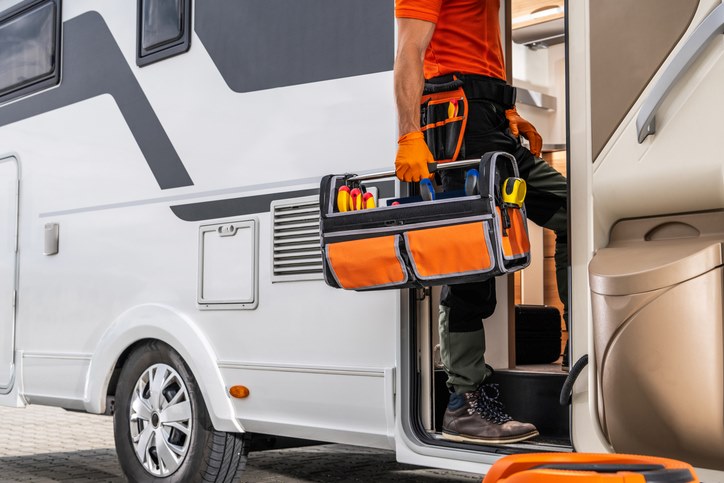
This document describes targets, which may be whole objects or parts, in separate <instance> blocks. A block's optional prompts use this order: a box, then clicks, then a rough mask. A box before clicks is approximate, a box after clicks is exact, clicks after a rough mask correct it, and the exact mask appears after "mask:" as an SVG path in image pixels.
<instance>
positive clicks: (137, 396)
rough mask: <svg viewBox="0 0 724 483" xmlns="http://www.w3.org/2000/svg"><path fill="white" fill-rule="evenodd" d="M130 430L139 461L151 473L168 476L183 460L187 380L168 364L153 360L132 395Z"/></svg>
mask: <svg viewBox="0 0 724 483" xmlns="http://www.w3.org/2000/svg"><path fill="white" fill-rule="evenodd" d="M129 412H130V419H129V422H130V430H131V438H132V442H133V448H134V450H135V453H136V456H137V457H138V461H140V462H141V465H143V467H144V469H145V470H146V471H148V472H149V473H150V474H152V475H154V476H162V477H165V476H169V475H171V474H172V473H174V472H175V471H176V470H178V468H179V467H180V466H181V464H182V463H183V461H184V458H185V457H186V455H187V453H188V451H189V444H190V442H191V429H192V423H193V413H192V410H191V400H190V398H189V394H188V390H187V389H186V384H185V383H184V381H183V379H182V378H181V376H180V375H179V373H178V372H177V371H176V370H175V369H174V368H172V367H171V366H169V365H166V364H154V365H153V366H151V367H149V368H148V369H146V370H145V371H144V372H143V373H142V374H141V376H140V377H139V378H138V381H137V382H136V386H135V388H134V390H133V394H132V395H131V406H130V410H129Z"/></svg>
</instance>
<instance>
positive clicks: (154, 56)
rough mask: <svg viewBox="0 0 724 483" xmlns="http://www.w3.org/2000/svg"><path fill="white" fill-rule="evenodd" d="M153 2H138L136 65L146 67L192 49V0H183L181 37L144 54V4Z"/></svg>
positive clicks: (143, 0)
mask: <svg viewBox="0 0 724 483" xmlns="http://www.w3.org/2000/svg"><path fill="white" fill-rule="evenodd" d="M146 1H152V0H138V1H137V2H136V65H137V66H138V67H144V66H147V65H149V64H153V63H154V62H158V61H160V60H164V59H167V58H169V57H173V56H176V55H179V54H183V53H185V52H188V50H189V49H190V48H191V12H192V8H191V2H192V0H181V1H182V2H183V5H182V6H181V14H182V15H183V18H182V19H181V37H180V38H179V39H177V40H174V41H172V42H168V43H163V44H161V45H160V46H159V47H158V48H155V49H152V50H151V51H150V52H147V53H144V52H143V42H142V38H141V36H142V34H143V3H144V2H146Z"/></svg>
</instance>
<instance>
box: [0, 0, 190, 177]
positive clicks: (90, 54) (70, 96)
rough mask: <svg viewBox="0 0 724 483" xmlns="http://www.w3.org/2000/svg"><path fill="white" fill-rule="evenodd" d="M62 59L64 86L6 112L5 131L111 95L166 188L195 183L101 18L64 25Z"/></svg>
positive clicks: (2, 115)
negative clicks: (7, 128)
mask: <svg viewBox="0 0 724 483" xmlns="http://www.w3.org/2000/svg"><path fill="white" fill-rule="evenodd" d="M62 58H63V65H62V69H61V70H62V80H61V83H60V85H59V86H58V87H56V88H54V89H50V90H48V91H46V92H42V93H39V94H36V95H34V96H31V97H28V98H27V99H21V100H19V101H17V102H14V103H11V104H8V105H6V106H3V107H1V108H0V126H4V125H6V124H10V123H13V122H17V121H20V120H23V119H27V118H29V117H32V116H36V115H38V114H42V113H44V112H48V111H51V110H54V109H59V108H62V107H66V106H69V105H71V104H75V103H77V102H81V101H85V100H87V99H90V98H93V97H96V96H99V95H101V94H110V95H111V96H113V98H114V99H115V100H116V104H118V108H119V109H120V111H121V113H122V114H123V117H124V119H125V120H126V123H127V124H128V127H129V128H130V130H131V132H132V133H133V137H134V138H135V139H136V142H137V143H138V147H139V148H140V149H141V152H142V153H143V155H144V157H145V158H146V162H147V163H148V166H149V168H150V169H151V172H152V173H153V175H154V177H155V178H156V181H157V182H158V185H159V186H160V187H161V189H169V188H179V187H182V186H191V185H193V184H194V183H193V181H192V180H191V177H190V176H189V174H188V172H187V171H186V168H185V167H184V165H183V163H182V162H181V159H180V158H179V156H178V153H176V150H175V149H174V147H173V145H172V144H171V140H170V139H169V138H168V135H167V134H166V131H164V129H163V126H162V125H161V122H160V121H159V120H158V117H157V116H156V113H155V112H154V111H153V108H152V107H151V104H150V103H149V102H148V99H147V98H146V95H145V94H144V93H143V90H142V89H141V86H140V85H139V84H138V81H137V80H136V77H135V76H134V75H133V72H132V71H131V68H130V67H129V65H128V62H126V59H125V57H123V54H122V53H121V50H120V49H119V48H118V44H117V43H116V41H115V39H114V38H113V34H111V32H110V30H109V29H108V26H107V25H106V23H105V21H104V20H103V17H101V16H100V14H98V13H97V12H88V13H84V14H82V15H79V16H78V17H75V18H73V19H71V20H68V21H67V22H65V23H64V24H63V55H62Z"/></svg>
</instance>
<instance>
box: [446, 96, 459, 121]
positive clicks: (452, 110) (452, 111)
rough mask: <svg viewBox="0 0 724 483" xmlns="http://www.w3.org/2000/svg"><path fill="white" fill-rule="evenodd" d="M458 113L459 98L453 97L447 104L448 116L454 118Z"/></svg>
mask: <svg viewBox="0 0 724 483" xmlns="http://www.w3.org/2000/svg"><path fill="white" fill-rule="evenodd" d="M457 115H458V100H457V99H453V100H451V101H450V103H449V104H448V106H447V118H448V119H452V118H453V117H457Z"/></svg>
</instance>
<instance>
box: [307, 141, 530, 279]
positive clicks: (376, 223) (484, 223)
mask: <svg viewBox="0 0 724 483" xmlns="http://www.w3.org/2000/svg"><path fill="white" fill-rule="evenodd" d="M475 167H476V168H478V171H479V178H478V183H477V190H476V192H475V193H474V194H466V193H464V192H463V193H460V194H456V195H454V196H446V197H442V196H441V197H440V198H439V199H435V200H434V201H423V200H422V199H421V198H419V197H417V198H410V199H403V200H402V201H403V202H402V203H401V204H399V205H396V206H379V207H377V208H374V209H366V210H358V211H343V212H340V211H338V205H337V195H338V193H339V190H340V188H341V187H342V186H348V187H352V188H360V187H361V188H362V189H363V190H364V187H363V186H360V183H359V182H358V181H356V179H357V176H356V175H329V176H325V177H324V178H323V179H322V183H321V187H320V211H321V222H320V231H321V244H322V252H323V260H324V273H325V281H326V282H327V284H328V285H330V286H332V287H336V288H344V289H350V290H379V289H398V288H409V287H425V286H431V285H441V284H453V283H464V282H473V281H480V280H485V279H488V278H490V277H494V276H496V275H501V274H503V273H508V272H513V271H516V270H520V269H522V268H524V267H526V266H527V265H528V264H529V263H530V243H529V241H528V229H527V218H526V215H525V206H524V205H522V204H521V205H520V206H518V205H510V204H506V203H503V197H502V191H501V190H502V184H503V182H504V181H505V180H506V179H508V178H511V177H512V178H517V177H518V167H517V165H516V162H515V158H514V157H513V156H511V155H510V154H507V153H503V152H495V153H488V154H486V155H485V156H483V158H482V159H481V160H480V163H479V164H478V165H477V166H475ZM439 169H444V168H443V167H440V168H439ZM386 175H387V176H388V177H389V176H390V175H393V174H392V173H387V174H386Z"/></svg>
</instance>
